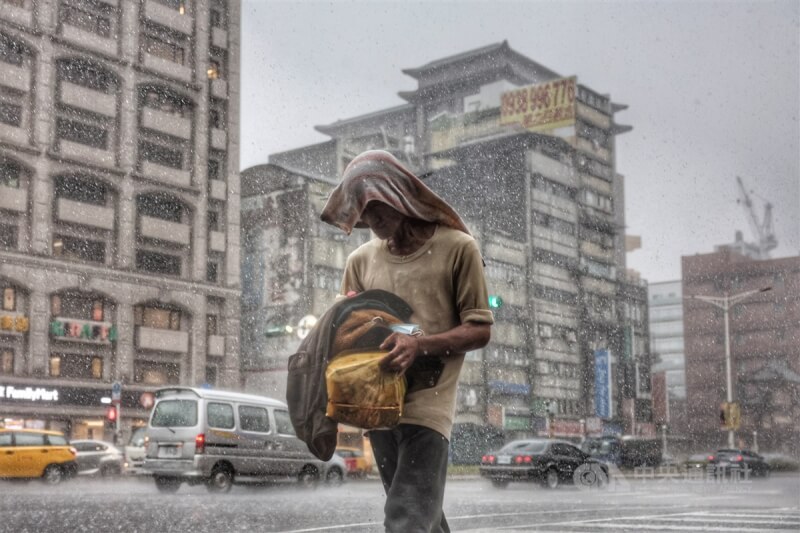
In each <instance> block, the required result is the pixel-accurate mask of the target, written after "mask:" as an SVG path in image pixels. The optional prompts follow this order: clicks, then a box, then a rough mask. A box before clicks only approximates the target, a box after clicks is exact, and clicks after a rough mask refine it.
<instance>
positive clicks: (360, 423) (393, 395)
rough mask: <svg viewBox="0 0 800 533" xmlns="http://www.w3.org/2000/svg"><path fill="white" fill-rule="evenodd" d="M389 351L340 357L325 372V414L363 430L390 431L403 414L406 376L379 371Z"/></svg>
mask: <svg viewBox="0 0 800 533" xmlns="http://www.w3.org/2000/svg"><path fill="white" fill-rule="evenodd" d="M387 353H389V352H388V351H369V352H357V353H350V354H342V355H339V356H337V357H336V358H335V359H333V360H332V361H331V362H330V363H329V364H328V368H327V369H326V371H325V381H326V384H327V387H328V407H327V411H326V413H325V414H326V415H327V416H328V417H330V418H332V419H334V420H336V421H337V422H340V423H342V424H348V425H351V426H355V427H359V428H362V429H379V428H391V427H394V426H396V425H397V424H398V422H399V421H400V415H402V413H403V398H404V397H405V394H406V379H405V377H403V376H401V375H399V374H397V373H395V372H387V371H384V370H382V369H381V368H380V366H379V363H380V361H381V359H382V358H383V357H384V356H385V355H386V354H387Z"/></svg>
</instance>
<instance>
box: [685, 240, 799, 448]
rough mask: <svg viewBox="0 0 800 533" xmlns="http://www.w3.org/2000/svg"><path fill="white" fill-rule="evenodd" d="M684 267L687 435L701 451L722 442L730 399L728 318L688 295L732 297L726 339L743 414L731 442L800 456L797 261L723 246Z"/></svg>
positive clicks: (736, 398) (724, 441)
mask: <svg viewBox="0 0 800 533" xmlns="http://www.w3.org/2000/svg"><path fill="white" fill-rule="evenodd" d="M682 269H683V330H684V342H685V353H686V397H687V403H688V420H689V433H690V435H691V437H692V438H693V439H694V441H695V443H696V444H697V446H698V447H699V446H706V447H708V448H713V447H714V446H725V445H727V432H726V431H723V430H721V429H720V415H719V413H720V404H721V403H722V402H724V401H726V398H727V383H726V382H727V378H726V363H725V343H726V337H725V323H724V322H725V321H724V318H725V314H724V312H723V310H722V309H720V308H717V307H715V306H713V305H711V304H709V303H706V302H704V301H701V300H698V299H695V298H692V297H693V296H698V295H699V296H712V297H718V298H724V297H729V298H731V299H733V298H736V301H738V303H736V304H735V305H731V306H730V309H729V311H728V320H729V335H728V339H727V340H728V341H729V347H730V370H731V385H732V389H733V390H732V391H731V392H732V397H733V401H734V402H736V403H738V404H739V405H740V410H741V427H740V429H739V430H738V431H737V432H736V444H737V445H744V446H747V447H751V446H756V445H757V446H758V447H759V449H761V450H762V451H783V452H790V453H794V454H797V453H800V449H799V448H798V442H800V348H798V346H800V342H798V341H800V257H787V258H782V259H766V260H754V259H750V258H748V257H746V256H743V255H740V254H739V253H737V252H735V251H734V250H732V249H722V250H721V251H719V252H715V253H711V254H701V255H694V256H685V257H683V259H682ZM766 288H769V289H770V290H769V291H767V292H758V291H760V290H761V289H766ZM750 291H753V293H750Z"/></svg>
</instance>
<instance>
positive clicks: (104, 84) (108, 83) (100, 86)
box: [57, 59, 117, 93]
mask: <svg viewBox="0 0 800 533" xmlns="http://www.w3.org/2000/svg"><path fill="white" fill-rule="evenodd" d="M57 72H58V79H60V80H64V81H68V82H70V83H74V84H76V85H81V86H83V87H86V88H88V89H92V90H93V91H98V92H103V93H113V92H114V91H115V90H116V87H117V78H116V76H115V75H114V74H113V73H112V72H111V71H109V70H107V69H105V68H103V67H102V66H101V65H98V64H96V63H94V62H92V61H87V60H85V59H63V60H59V61H58V64H57Z"/></svg>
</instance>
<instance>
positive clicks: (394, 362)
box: [322, 150, 494, 533]
mask: <svg viewBox="0 0 800 533" xmlns="http://www.w3.org/2000/svg"><path fill="white" fill-rule="evenodd" d="M322 220H323V221H325V222H327V223H329V224H332V225H334V226H337V227H339V228H340V229H342V230H343V231H345V232H346V233H347V234H350V232H351V231H352V229H353V227H360V228H364V227H369V228H370V229H371V230H372V232H373V233H374V234H375V236H376V238H374V239H372V240H371V241H369V242H368V243H366V244H364V245H362V246H361V247H359V248H358V249H357V250H355V251H354V252H353V253H352V254H351V255H350V256H349V257H348V259H347V266H346V268H345V274H344V280H343V282H342V288H341V293H342V294H343V295H352V294H353V293H359V292H362V291H366V290H370V289H383V290H386V291H389V292H391V293H394V294H396V295H397V296H399V297H400V298H402V299H404V300H405V301H406V302H408V304H409V305H410V306H411V308H412V309H413V311H414V312H413V315H412V316H411V321H412V322H413V323H414V324H417V325H418V326H419V327H420V328H421V329H422V331H423V335H421V336H414V335H407V334H404V333H393V334H392V335H391V336H390V337H388V338H387V339H386V341H385V342H384V343H383V345H382V346H381V348H382V349H385V350H390V351H389V352H388V354H387V355H386V356H385V357H384V359H383V360H382V361H381V365H382V366H383V367H384V369H387V370H393V371H396V372H399V373H401V374H405V375H406V378H407V380H408V391H407V393H406V397H405V405H404V408H403V414H402V416H401V419H400V423H399V424H398V425H397V426H395V427H394V428H391V429H385V430H383V429H382V430H372V431H370V432H369V438H370V441H371V443H372V449H373V454H374V456H375V459H376V462H377V465H378V469H379V471H380V475H381V480H382V481H383V486H384V489H385V490H386V505H385V508H384V511H385V519H384V525H385V527H386V531H387V532H392V533H414V532H449V531H450V529H449V527H448V525H447V520H446V519H445V517H444V513H443V512H442V501H443V498H444V486H445V480H446V475H447V457H448V445H449V443H448V439H449V438H450V430H451V427H452V425H453V416H454V413H455V400H456V387H457V384H458V375H459V373H460V371H461V366H462V364H463V361H464V355H465V353H466V352H467V351H470V350H476V349H479V348H482V347H484V346H485V345H486V344H487V343H488V342H489V338H490V335H491V331H490V330H491V324H492V323H493V321H494V320H493V316H492V313H491V311H490V310H489V307H488V301H487V300H488V294H487V289H486V281H485V278H484V272H483V261H482V259H481V255H480V252H479V250H478V246H477V244H476V242H475V240H474V239H473V238H472V236H471V235H470V233H469V230H468V229H467V228H466V226H465V225H464V223H463V221H462V220H461V218H460V217H459V215H458V214H457V213H456V212H455V210H453V208H452V207H450V206H449V205H448V204H447V203H446V202H445V201H444V200H442V199H441V198H440V197H439V196H437V195H436V194H435V193H434V192H433V191H431V190H430V189H429V188H428V187H427V186H426V185H425V184H424V183H422V181H421V180H420V179H419V178H417V177H416V176H414V175H413V174H412V173H411V172H410V171H409V170H408V169H406V168H405V167H404V166H403V165H402V164H401V163H400V162H399V161H398V160H397V159H395V158H394V156H392V155H391V154H389V153H388V152H384V151H377V150H376V151H368V152H365V153H363V154H361V155H359V156H358V157H356V158H355V159H354V160H353V161H352V162H351V163H350V164H349V165H348V166H347V168H346V169H345V171H344V176H343V177H342V181H341V183H340V184H339V185H338V186H337V187H336V189H334V191H333V192H332V193H331V196H330V198H329V199H328V202H327V204H326V206H325V208H324V210H323V212H322ZM412 365H413V366H412Z"/></svg>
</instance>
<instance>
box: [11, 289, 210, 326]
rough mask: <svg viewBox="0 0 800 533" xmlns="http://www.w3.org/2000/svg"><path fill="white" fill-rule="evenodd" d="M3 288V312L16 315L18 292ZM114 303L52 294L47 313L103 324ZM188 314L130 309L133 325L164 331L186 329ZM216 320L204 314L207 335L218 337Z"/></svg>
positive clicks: (142, 307)
mask: <svg viewBox="0 0 800 533" xmlns="http://www.w3.org/2000/svg"><path fill="white" fill-rule="evenodd" d="M1 288H2V295H3V300H2V310H3V311H8V312H16V311H17V310H18V307H19V304H18V301H17V300H18V294H17V292H18V289H17V288H15V287H12V286H5V287H1ZM113 307H114V304H112V303H111V302H109V301H107V300H105V299H103V298H100V297H97V296H94V295H91V294H80V293H64V294H54V295H52V296H51V297H50V314H51V316H52V317H54V318H61V317H64V318H73V319H77V320H90V321H94V322H103V321H106V320H108V317H107V315H108V314H109V311H111V310H113ZM186 319H187V315H185V313H184V312H182V311H180V310H179V309H175V308H171V307H169V306H163V305H152V304H148V305H136V306H134V308H133V323H134V325H135V326H143V327H147V328H154V329H167V330H173V331H180V330H181V329H185V328H183V327H182V326H186V324H185V323H183V322H182V321H184V320H186ZM218 322H219V321H218V317H217V315H216V314H207V315H206V332H207V334H208V335H217V333H218Z"/></svg>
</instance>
